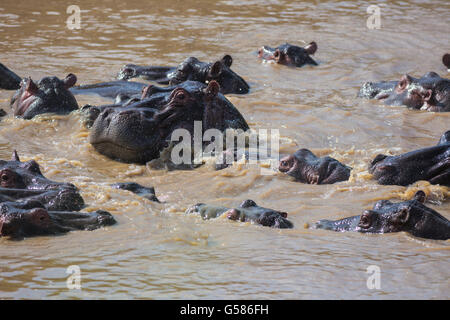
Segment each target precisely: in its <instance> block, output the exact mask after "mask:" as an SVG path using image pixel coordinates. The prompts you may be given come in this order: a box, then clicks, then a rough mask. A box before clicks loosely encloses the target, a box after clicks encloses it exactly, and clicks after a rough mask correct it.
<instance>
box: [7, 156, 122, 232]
mask: <svg viewBox="0 0 450 320" xmlns="http://www.w3.org/2000/svg"><path fill="white" fill-rule="evenodd" d="M83 207H84V201H83V198H82V197H81V196H80V194H79V192H78V189H77V188H76V187H75V186H74V185H73V184H70V183H63V182H55V181H51V180H49V179H47V178H46V177H44V176H43V175H42V173H41V171H40V168H39V165H38V164H37V163H36V162H35V161H34V160H30V161H27V162H22V161H20V159H19V156H18V155H17V152H15V151H14V153H13V157H12V159H11V160H10V161H5V160H0V236H9V237H11V238H15V239H18V238H23V237H29V236H38V235H54V234H62V233H66V232H69V231H72V230H94V229H97V228H100V227H103V226H109V225H113V224H115V223H116V221H115V220H114V218H113V216H112V215H111V214H110V213H108V212H106V211H102V210H97V211H94V212H90V213H84V212H78V211H79V210H81V209H82V208H83Z"/></svg>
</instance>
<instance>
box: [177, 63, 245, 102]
mask: <svg viewBox="0 0 450 320" xmlns="http://www.w3.org/2000/svg"><path fill="white" fill-rule="evenodd" d="M232 63H233V59H232V58H231V56H229V55H225V56H224V57H223V58H222V59H221V60H218V61H216V62H214V63H205V62H201V61H199V60H198V59H197V58H195V57H190V58H187V59H186V60H184V61H183V62H182V63H181V64H180V65H178V67H177V68H176V70H175V71H173V72H172V73H171V74H170V75H169V79H170V84H172V85H176V84H179V83H182V82H184V81H187V80H193V81H199V82H202V83H206V84H208V83H209V82H210V81H212V80H215V81H217V83H219V85H220V92H221V93H223V94H227V93H238V94H244V93H248V92H249V88H250V87H249V85H248V84H247V82H245V80H244V79H242V78H241V77H240V76H239V75H237V74H236V73H235V72H234V71H233V70H231V69H230V67H231V64H232Z"/></svg>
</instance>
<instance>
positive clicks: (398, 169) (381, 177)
mask: <svg viewBox="0 0 450 320" xmlns="http://www.w3.org/2000/svg"><path fill="white" fill-rule="evenodd" d="M449 136H450V133H449V132H448V131H447V132H446V133H444V134H443V135H442V136H441V138H440V140H439V143H438V145H437V146H433V147H428V148H423V149H418V150H414V151H411V152H408V153H404V154H401V155H397V156H387V155H384V154H379V155H377V156H376V157H375V159H374V160H373V161H372V162H371V163H370V165H369V173H371V174H372V175H373V176H374V178H375V179H376V180H378V183H380V184H384V185H400V186H406V185H408V184H411V183H413V182H415V181H418V180H427V181H429V182H431V183H432V184H442V185H450V172H449V169H448V166H449V157H450V143H449Z"/></svg>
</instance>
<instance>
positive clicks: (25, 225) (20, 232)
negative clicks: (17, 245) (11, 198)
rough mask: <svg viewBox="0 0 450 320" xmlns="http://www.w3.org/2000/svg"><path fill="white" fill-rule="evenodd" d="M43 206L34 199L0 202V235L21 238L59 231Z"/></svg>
mask: <svg viewBox="0 0 450 320" xmlns="http://www.w3.org/2000/svg"><path fill="white" fill-rule="evenodd" d="M62 231H63V230H61V229H60V228H59V227H58V226H57V225H56V224H55V223H54V222H53V221H52V219H51V218H50V215H49V213H48V211H47V209H45V207H44V206H43V205H42V204H41V203H39V202H36V201H27V202H24V203H19V202H3V203H1V204H0V236H3V237H5V236H9V237H11V238H21V237H25V236H36V235H43V234H52V233H60V232H62Z"/></svg>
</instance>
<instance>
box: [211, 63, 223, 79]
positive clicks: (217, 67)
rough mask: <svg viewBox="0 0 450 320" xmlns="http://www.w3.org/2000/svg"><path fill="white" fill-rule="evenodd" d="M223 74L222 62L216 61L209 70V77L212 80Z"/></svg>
mask: <svg viewBox="0 0 450 320" xmlns="http://www.w3.org/2000/svg"><path fill="white" fill-rule="evenodd" d="M221 73H222V62H221V61H216V62H214V63H213V65H212V66H211V69H210V70H209V75H210V76H211V77H212V78H215V77H218V76H219V75H220V74H221Z"/></svg>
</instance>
